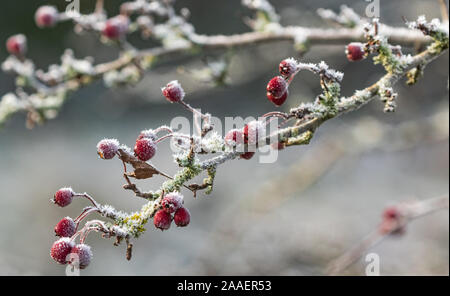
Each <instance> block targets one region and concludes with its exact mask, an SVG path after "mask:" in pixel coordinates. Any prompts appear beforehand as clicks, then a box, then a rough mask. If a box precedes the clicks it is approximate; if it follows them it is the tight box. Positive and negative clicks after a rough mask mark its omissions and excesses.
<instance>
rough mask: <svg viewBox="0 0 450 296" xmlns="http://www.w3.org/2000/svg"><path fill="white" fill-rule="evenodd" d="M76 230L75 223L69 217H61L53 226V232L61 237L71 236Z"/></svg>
mask: <svg viewBox="0 0 450 296" xmlns="http://www.w3.org/2000/svg"><path fill="white" fill-rule="evenodd" d="M76 231H77V225H76V224H75V222H74V221H73V219H72V218H70V217H65V218H62V219H61V220H60V221H59V222H58V224H56V226H55V233H56V235H57V236H61V237H71V236H72V235H74V234H75V232H76Z"/></svg>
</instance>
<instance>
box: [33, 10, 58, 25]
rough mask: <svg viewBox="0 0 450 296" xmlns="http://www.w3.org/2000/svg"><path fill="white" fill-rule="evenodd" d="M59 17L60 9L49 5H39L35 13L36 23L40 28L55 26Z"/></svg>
mask: <svg viewBox="0 0 450 296" xmlns="http://www.w3.org/2000/svg"><path fill="white" fill-rule="evenodd" d="M58 18H59V13H58V10H57V9H56V8H55V7H54V6H48V5H45V6H41V7H39V8H38V10H37V11H36V14H35V15H34V19H35V21H36V25H37V26H38V27H40V28H44V27H53V26H54V25H55V24H56V23H57V22H58Z"/></svg>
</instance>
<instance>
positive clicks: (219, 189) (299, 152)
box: [0, 0, 449, 275]
mask: <svg viewBox="0 0 450 296" xmlns="http://www.w3.org/2000/svg"><path fill="white" fill-rule="evenodd" d="M90 2H92V3H93V1H81V5H82V9H83V10H89V9H91V6H92V3H90ZM106 2H107V7H108V8H109V9H110V11H111V13H116V12H117V10H118V9H117V7H118V3H120V2H121V1H113V0H109V1H106ZM239 2H240V1H236V0H234V1H230V0H228V1H220V0H196V1H194V0H190V1H178V4H177V7H188V8H189V9H190V10H191V14H192V17H191V21H192V23H193V24H194V25H195V26H196V29H197V31H198V32H199V33H205V34H218V33H221V34H232V33H239V32H245V31H247V30H248V29H247V28H246V26H245V25H244V24H243V22H242V17H243V16H244V15H246V14H248V11H245V10H244V9H243V8H242V7H240V4H239ZM45 3H53V4H57V5H58V6H59V7H60V8H63V7H64V5H65V3H64V2H63V1H27V0H15V1H2V4H1V5H2V7H1V12H0V13H1V17H0V27H1V28H2V30H1V32H0V40H6V38H7V37H8V36H10V35H12V34H14V33H18V32H21V33H24V34H26V35H27V36H28V42H29V48H30V50H29V56H30V57H31V58H33V59H34V60H35V61H36V64H37V66H38V67H44V68H46V67H47V65H48V64H49V63H55V62H58V61H59V56H60V55H61V54H62V52H63V50H64V49H65V48H73V49H74V51H75V54H76V56H77V57H83V56H86V55H93V56H94V58H95V60H96V62H102V61H107V60H110V59H113V58H114V57H116V55H117V52H115V51H114V50H113V49H112V48H109V47H106V46H103V45H101V43H100V42H98V41H97V40H95V39H94V38H92V37H90V36H81V37H80V36H77V35H76V34H74V33H73V31H72V28H71V25H70V24H63V25H60V26H58V27H56V28H54V29H46V30H40V29H38V28H37V27H36V26H35V24H34V21H33V15H34V12H35V10H36V8H37V7H38V6H40V5H42V4H45ZM274 3H275V6H276V8H277V10H278V12H279V13H280V14H281V16H282V24H284V25H290V24H292V25H304V26H325V24H324V23H323V21H322V20H320V19H319V18H318V17H316V15H315V10H316V9H317V8H319V7H326V8H333V9H337V8H338V7H339V5H341V4H344V3H345V4H347V5H349V6H350V7H352V8H354V9H355V10H356V11H357V12H360V13H361V12H363V11H364V7H365V5H366V3H365V2H364V1H362V0H360V1H317V0H315V1H274ZM419 14H426V15H427V17H428V18H432V17H439V16H440V13H439V6H438V3H437V1H406V0H398V1H381V21H382V22H386V23H389V24H391V25H402V19H401V16H405V17H406V18H407V19H414V18H415V17H416V16H417V15H419ZM135 39H137V38H135ZM132 42H135V44H137V45H138V46H140V47H145V46H148V44H146V42H144V41H139V40H132ZM343 50H344V48H343V46H318V47H313V48H312V50H311V51H310V52H308V53H307V54H306V56H305V57H304V60H306V61H312V62H318V61H320V60H325V61H326V62H327V63H329V64H330V66H332V67H334V68H336V69H339V70H342V71H344V72H345V78H344V82H343V86H342V87H343V89H342V92H343V94H345V95H349V94H351V93H352V92H353V90H355V89H358V88H362V87H364V86H367V85H369V84H370V83H372V82H374V81H376V80H377V79H378V77H380V75H381V74H382V73H383V71H382V68H381V67H380V66H373V65H372V64H371V62H370V61H369V60H366V61H363V62H361V63H349V62H347V60H346V59H345V55H344V52H343ZM294 55H295V52H294V51H293V49H292V46H291V45H290V44H289V43H284V42H280V43H276V44H267V45H262V46H259V47H251V48H246V49H242V50H239V51H238V52H237V55H236V56H235V58H234V59H233V64H232V68H231V79H232V83H231V86H230V87H225V88H214V87H212V86H211V85H208V84H201V83H198V82H196V81H195V80H193V79H192V78H190V77H189V76H188V75H182V74H179V73H178V72H177V70H176V67H177V66H180V65H183V66H184V67H185V68H187V69H190V68H199V67H201V66H202V63H201V62H200V59H199V58H195V59H176V60H173V61H169V62H166V63H163V64H161V65H159V66H157V67H155V68H154V69H152V70H151V72H150V73H149V74H148V75H147V76H146V78H145V79H144V81H141V83H140V84H138V85H137V86H136V87H135V88H125V89H106V88H105V87H104V86H103V84H102V82H98V83H95V84H94V85H91V86H89V87H87V88H85V89H83V90H81V91H79V92H77V93H76V94H74V95H73V96H72V97H71V99H70V100H68V102H67V104H65V105H64V107H63V109H62V110H61V112H60V114H59V116H58V117H57V118H56V119H55V120H51V121H49V122H47V123H46V124H45V125H43V126H39V127H36V128H35V129H33V130H27V129H26V128H25V127H24V121H25V118H24V114H20V115H16V116H14V117H13V118H12V119H11V120H10V121H9V122H8V123H7V124H6V126H5V128H4V129H2V130H0V237H1V238H0V274H1V275H62V274H64V268H63V267H61V266H59V265H57V264H54V263H53V262H52V260H51V258H50V257H49V248H50V246H51V244H52V242H53V241H54V240H55V237H54V234H53V227H54V225H55V224H56V222H57V221H58V220H59V219H60V218H61V217H63V216H66V215H69V216H72V217H74V216H76V215H77V214H78V213H79V211H80V210H81V208H82V207H83V206H85V205H86V204H85V203H84V202H81V201H76V202H74V203H73V205H71V206H70V207H67V208H64V209H60V208H57V207H55V206H53V205H51V204H50V203H49V199H50V198H51V197H52V196H53V194H54V192H55V191H56V190H57V189H58V188H60V187H62V186H72V187H73V188H74V189H75V190H76V191H87V192H89V193H90V194H92V195H93V196H95V198H96V199H97V200H98V201H99V202H101V203H109V204H112V205H114V206H116V207H117V208H121V209H123V210H127V211H133V210H137V209H139V208H140V207H141V205H142V204H143V201H142V200H139V199H138V198H136V197H134V196H133V195H132V194H131V193H130V192H126V191H124V190H122V188H121V186H122V184H123V179H122V177H121V163H120V162H119V161H117V160H116V161H114V160H113V161H102V160H100V159H98V157H97V155H96V150H95V145H96V143H97V142H98V141H99V140H100V139H102V138H103V137H115V138H118V139H119V140H120V141H121V142H122V143H126V144H128V145H129V146H132V145H133V141H134V140H135V138H136V136H137V133H138V132H139V131H140V130H141V129H144V128H153V127H156V126H158V125H161V124H168V123H169V122H170V119H171V118H172V117H174V116H179V115H184V116H189V114H188V113H186V112H185V110H184V109H182V108H180V107H179V106H174V105H170V104H168V103H167V102H166V101H165V100H163V99H162V98H161V94H160V90H159V88H160V87H161V86H162V85H164V84H165V83H166V82H167V81H169V80H172V79H178V80H180V81H181V83H182V84H183V86H184V87H185V89H186V91H187V93H188V96H187V99H186V100H187V101H188V102H189V103H192V104H193V105H194V106H196V107H201V108H202V109H203V110H207V111H208V112H210V113H212V114H213V115H215V116H217V117H220V118H223V117H225V116H242V117H243V118H245V117H247V116H257V115H259V114H263V113H265V112H268V111H272V110H273V106H272V105H271V103H270V102H268V101H267V99H266V98H265V85H266V83H267V81H268V80H269V79H270V78H271V77H273V76H274V75H276V73H277V65H278V63H279V62H280V60H282V59H283V58H285V57H288V56H294ZM5 57H6V53H5V51H4V47H3V46H1V48H0V59H1V60H3V59H4V58H5ZM447 77H448V54H446V55H445V56H444V57H442V58H440V59H439V60H438V61H437V62H435V63H433V64H432V65H430V66H429V67H427V68H426V75H425V77H424V78H423V79H421V80H420V81H419V83H418V84H417V85H415V86H414V87H406V86H404V85H401V84H399V85H398V87H397V90H398V92H399V108H398V111H397V112H396V113H395V114H384V113H383V112H382V107H383V106H382V104H381V103H380V102H378V101H375V102H373V103H371V104H369V105H367V106H365V107H364V108H362V109H361V110H360V111H358V112H354V113H352V114H348V115H346V116H343V117H341V118H338V119H336V120H333V121H330V122H329V123H327V124H325V125H324V126H323V127H322V128H320V129H319V131H318V132H317V134H316V137H315V138H314V140H313V141H312V143H311V145H309V146H307V147H293V148H289V149H286V150H285V151H283V153H281V154H280V155H279V160H278V161H277V162H276V163H273V164H259V163H258V162H257V158H254V159H252V160H250V161H243V160H236V161H233V162H229V163H227V164H225V165H223V166H221V167H220V169H219V170H218V173H217V179H216V183H215V189H214V192H213V194H212V195H211V196H205V195H204V194H202V193H201V194H199V197H198V198H197V199H193V198H192V197H191V195H190V194H189V193H188V192H184V194H185V199H186V206H187V207H188V208H189V209H190V211H191V214H192V222H191V224H190V225H189V226H188V227H187V228H185V229H179V228H176V227H172V228H171V229H170V230H169V231H166V232H163V233H162V232H160V231H156V230H155V229H154V228H153V227H152V225H151V224H150V223H149V225H148V227H147V228H148V230H147V232H146V233H145V234H144V235H143V236H142V237H141V238H140V239H139V240H137V241H136V242H135V248H134V257H133V259H132V260H131V261H130V262H128V261H126V260H125V258H124V247H123V246H121V247H114V246H112V241H110V240H104V239H100V238H99V237H98V235H96V234H93V235H91V236H90V237H89V239H88V243H89V244H90V245H92V247H93V251H94V260H93V262H92V264H91V266H89V268H88V269H86V270H85V271H83V274H84V275H122V274H124V275H177V274H189V275H217V274H218V275H231V274H243V275H246V274H255V275H267V274H270V275H310V274H322V273H323V271H324V267H325V265H326V264H327V263H328V262H329V261H330V260H331V259H333V258H335V257H336V256H337V255H339V254H341V253H342V252H343V251H345V250H346V249H348V248H349V247H350V246H352V245H353V244H355V243H356V242H358V240H359V239H361V238H362V237H364V236H365V235H366V234H367V233H368V232H369V231H371V230H372V229H374V227H375V226H376V225H377V223H378V222H379V220H380V213H381V211H382V209H383V208H384V207H385V206H386V205H388V204H390V203H394V202H398V201H408V200H414V199H424V198H429V197H434V196H437V195H441V194H445V193H448V187H449V183H448V177H449V167H448V160H449V159H448V158H449V157H448V156H449V147H448V91H447V84H448V78H447ZM13 85H14V84H13V78H12V77H10V76H8V75H6V74H4V73H0V93H1V94H4V93H6V92H8V91H11V90H12V89H13ZM319 91H320V89H319V84H318V81H317V78H316V77H314V76H313V75H309V74H304V75H300V77H298V78H296V80H295V81H294V83H293V85H292V86H291V90H290V98H289V99H288V103H287V104H285V105H284V106H283V107H282V110H288V109H289V107H292V106H295V105H297V104H298V103H299V102H301V101H310V100H312V98H313V97H314V96H315V94H317V93H318V92H319ZM437 111H440V112H443V116H442V117H440V119H441V120H442V121H441V122H438V124H437V125H436V126H435V127H438V128H439V127H440V128H441V129H443V131H441V134H442V135H443V137H440V138H438V139H437V140H436V139H434V138H432V139H431V140H429V139H428V137H423V136H424V135H423V134H421V133H422V131H421V130H413V131H411V133H410V134H408V135H403V136H404V138H405V139H404V140H405V141H409V140H411V139H410V138H415V137H419V139H421V137H423V138H424V139H425V140H423V141H422V140H419V141H417V142H415V144H414V145H409V146H407V147H406V148H402V149H394V150H393V151H390V149H383V147H391V146H392V143H393V142H395V141H403V140H398V139H395V138H387V139H386V138H385V139H382V140H381V142H378V143H377V145H376V147H377V148H375V149H358V147H356V146H357V145H359V144H358V143H359V142H358V141H354V137H353V138H352V136H351V135H352V131H353V130H354V129H355V128H357V127H358V126H360V125H362V122H363V121H362V120H363V119H368V118H370V120H371V121H369V122H375V123H376V124H378V125H381V126H383V128H385V129H388V130H394V131H395V130H396V129H397V127H398V126H399V125H400V124H401V123H403V122H412V123H413V124H414V123H420V122H421V121H423V120H426V118H428V117H429V116H432V115H433V114H435V113H436V112H437ZM372 136H373V135H372V134H370V133H364V134H362V135H360V137H362V138H364V137H365V138H367V139H369V140H370V139H371V138H372ZM352 139H353V140H352ZM356 139H359V137H356ZM363 142H364V141H363ZM336 145H337V146H339V147H340V148H339V149H341V150H339V151H341V152H339V153H336V149H337V148H336ZM354 150H357V151H359V152H358V153H355V152H354ZM327 157H331V158H333V157H335V158H336V159H335V161H334V162H332V164H330V165H325V164H324V163H326V160H327ZM154 163H155V165H157V166H158V167H159V168H160V169H162V170H164V171H166V172H175V171H176V166H175V165H174V163H173V161H172V159H171V156H170V151H169V149H168V146H167V145H166V144H165V145H161V147H159V150H158V155H157V157H156V158H155V160H154ZM293 167H294V168H296V169H294V170H293V169H292V168H293ZM321 168H323V171H322V172H321V173H320V174H318V175H319V176H318V177H317V178H315V179H314V178H313V181H311V184H307V183H308V178H309V177H310V174H309V173H310V172H314V171H316V170H319V171H320V169H321ZM288 176H291V178H289V177H288ZM162 181H163V179H161V178H158V177H156V178H154V179H152V180H149V181H146V182H140V183H139V185H140V186H142V187H143V188H145V189H156V188H157V187H158V185H159V184H160V183H161V182H162ZM305 184H307V185H305ZM266 202H274V203H275V206H273V207H271V208H270V209H269V210H267V208H266V204H265V203H266ZM261 208H262V209H265V210H261ZM448 219H449V217H448V211H442V212H439V213H436V214H434V215H431V216H428V217H425V218H423V219H421V220H417V221H415V222H414V223H412V224H411V225H410V226H408V229H407V232H406V234H405V235H404V236H403V237H401V238H389V239H387V240H386V241H384V242H383V243H382V244H380V245H379V246H377V247H376V248H374V249H373V251H374V252H376V253H377V254H379V255H380V258H381V272H382V274H401V275H411V274H420V275H423V274H448V272H449V263H448V262H449V258H448V250H449V229H448V226H449V224H448ZM345 274H364V261H363V260H360V261H359V262H357V263H356V264H354V265H353V266H352V267H351V268H350V269H348V270H347V271H345Z"/></svg>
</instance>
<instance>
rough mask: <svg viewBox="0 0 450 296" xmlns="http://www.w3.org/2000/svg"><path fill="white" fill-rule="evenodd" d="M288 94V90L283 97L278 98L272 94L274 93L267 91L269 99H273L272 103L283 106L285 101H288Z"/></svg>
mask: <svg viewBox="0 0 450 296" xmlns="http://www.w3.org/2000/svg"><path fill="white" fill-rule="evenodd" d="M288 94H289V91H288V90H286V91H285V92H284V94H283V95H282V96H281V97H279V98H276V97H274V96H273V95H272V93H270V92H267V98H268V99H269V101H271V102H272V103H274V104H275V106H281V105H283V104H284V102H285V101H286V99H287V97H288Z"/></svg>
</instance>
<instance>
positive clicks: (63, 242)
mask: <svg viewBox="0 0 450 296" xmlns="http://www.w3.org/2000/svg"><path fill="white" fill-rule="evenodd" d="M74 246H75V244H74V242H73V241H72V240H71V239H70V238H68V237H63V238H60V239H59V240H57V241H56V242H54V243H53V245H52V248H51V249H50V256H51V257H52V258H53V260H55V261H56V262H58V263H59V264H67V263H68V259H69V258H68V257H67V255H69V254H70V252H71V251H72V248H73V247H74Z"/></svg>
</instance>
